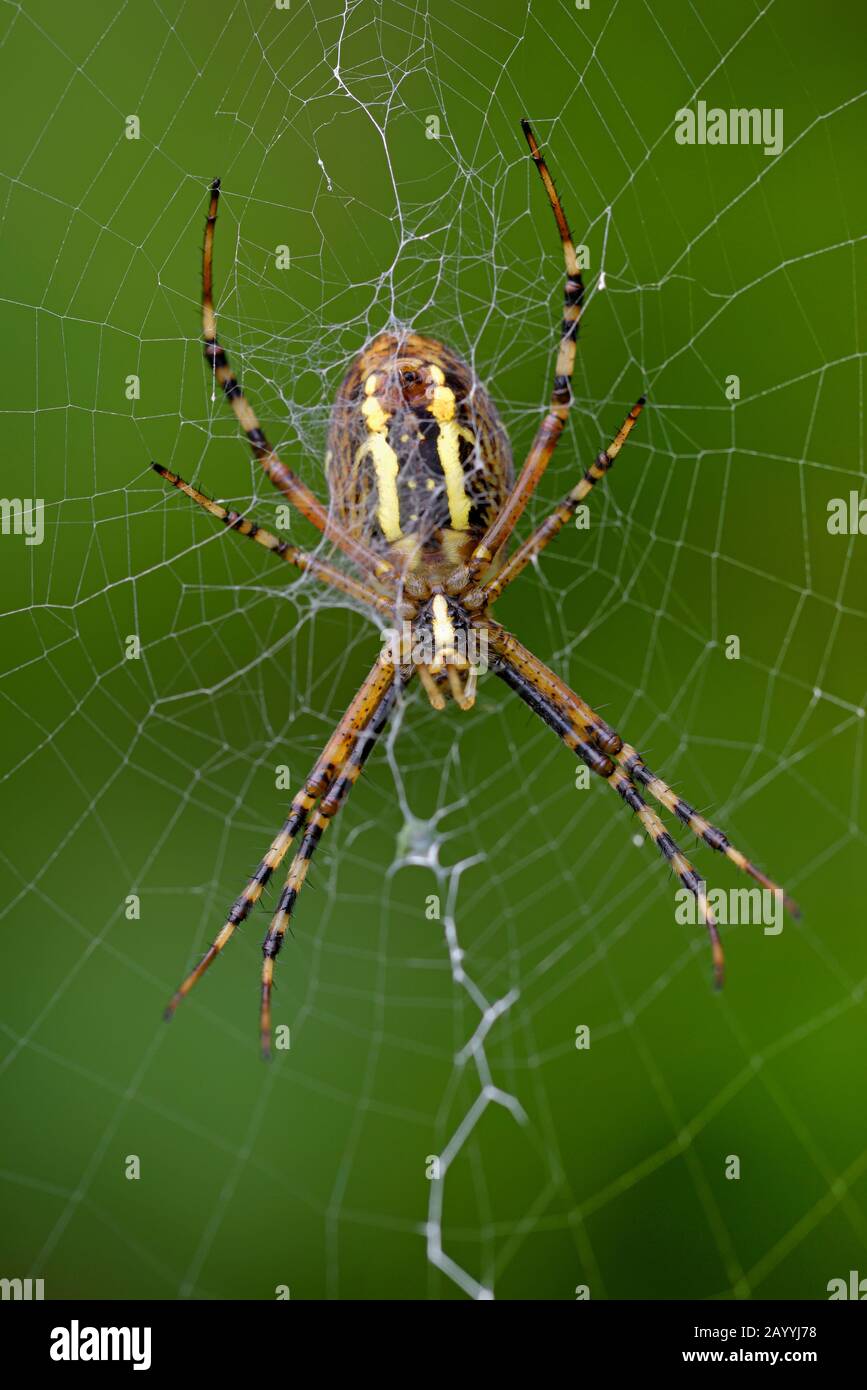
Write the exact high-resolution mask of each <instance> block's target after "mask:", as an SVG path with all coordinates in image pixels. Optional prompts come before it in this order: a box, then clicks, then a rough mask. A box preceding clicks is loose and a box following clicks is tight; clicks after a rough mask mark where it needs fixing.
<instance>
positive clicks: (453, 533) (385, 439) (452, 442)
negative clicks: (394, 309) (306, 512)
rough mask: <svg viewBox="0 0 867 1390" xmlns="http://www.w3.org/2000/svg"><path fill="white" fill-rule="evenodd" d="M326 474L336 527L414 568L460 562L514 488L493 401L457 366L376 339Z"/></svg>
mask: <svg viewBox="0 0 867 1390" xmlns="http://www.w3.org/2000/svg"><path fill="white" fill-rule="evenodd" d="M326 467H327V471H328V485H329V489H330V492H331V501H332V506H333V509H334V512H335V515H336V518H337V519H338V520H339V521H340V522H341V524H342V525H344V526H345V527H346V529H347V530H348V531H349V532H350V533H351V534H352V535H354V536H356V537H357V538H358V539H359V540H363V541H364V542H365V543H366V544H368V545H370V546H371V547H372V548H374V549H377V550H394V551H396V552H397V553H398V554H399V555H400V556H401V559H402V563H404V564H408V565H409V566H410V567H412V568H417V567H421V566H424V567H426V568H434V569H435V568H436V567H437V565H438V562H441V563H442V564H443V565H444V566H446V567H451V566H454V565H455V564H459V563H460V562H461V561H462V560H464V559H466V557H467V556H468V554H469V553H470V551H471V549H472V547H473V545H474V544H475V541H476V540H477V539H478V537H479V536H481V535H483V534H484V532H485V530H486V528H487V526H488V525H489V524H490V522H491V521H492V520H493V518H494V517H495V516H496V514H497V512H498V511H499V510H500V508H501V507H502V505H503V502H504V501H505V499H506V497H507V496H508V494H509V490H510V488H511V486H512V482H513V472H512V460H511V453H510V450H509V442H508V438H507V436H506V433H505V430H504V429H503V427H502V425H501V423H500V419H499V416H498V415H497V412H496V409H495V407H494V405H493V403H492V401H491V400H490V397H489V396H488V395H487V393H486V392H485V391H484V390H483V388H482V387H481V386H480V385H479V383H478V381H477V380H476V378H475V376H474V375H473V373H472V371H471V370H470V368H469V367H468V366H467V365H466V364H465V363H464V362H462V361H461V360H460V358H459V357H457V356H456V355H455V354H454V353H452V352H451V351H450V350H449V349H448V348H446V347H444V346H443V345H442V344H441V343H438V342H436V341H435V340H434V339H432V338H425V337H422V336H420V335H418V334H415V333H406V334H404V335H401V336H398V335H397V334H394V333H383V334H380V336H379V337H377V338H375V339H373V340H372V342H370V343H369V344H368V345H367V347H365V348H364V350H363V351H362V352H361V353H360V354H359V356H358V357H357V358H356V360H355V361H354V362H353V364H352V366H351V367H350V369H349V372H348V373H347V375H346V377H345V379H344V381H343V383H342V385H341V387H340V390H339V391H338V394H337V398H336V400H335V403H334V407H333V410H332V414H331V426H330V431H329V438H328V452H327V455H326Z"/></svg>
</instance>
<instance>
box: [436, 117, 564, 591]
mask: <svg viewBox="0 0 867 1390" xmlns="http://www.w3.org/2000/svg"><path fill="white" fill-rule="evenodd" d="M521 129H522V130H523V132H524V135H525V137H526V140H527V144H528V145H529V147H530V154H531V155H532V157H533V162H534V164H535V165H536V168H537V169H538V171H539V174H540V176H541V179H542V183H543V185H544V188H545V192H546V193H547V195H548V202H549V203H550V205H551V209H552V211H553V213H554V218H555V220H556V223H557V230H558V232H559V234H560V241H561V243H562V246H563V259H564V262H565V265H566V283H565V287H564V290H563V301H564V307H563V321H562V323H561V326H560V348H559V351H558V354H557V365H556V367H555V372H554V389H553V391H552V393H551V403H550V406H549V409H548V413H547V415H546V416H545V418H544V419H543V421H542V423H541V425H540V426H539V428H538V430H537V431H536V437H535V439H534V440H533V443H532V444H531V446H530V452H529V453H528V455H527V459H526V462H525V463H524V466H523V468H522V469H521V472H520V475H519V477H518V480H517V482H516V483H515V486H514V488H513V489H512V491H511V493H510V495H509V497H508V498H507V500H506V503H505V505H504V506H503V508H502V509H501V511H500V512H499V514H498V515H497V516H496V517H495V519H494V521H493V522H492V523H491V525H490V526H489V527H488V529H487V531H486V532H485V534H484V535H483V536H482V538H481V539H480V540H479V542H478V544H477V545H476V547H475V549H474V550H473V553H472V555H471V556H470V558H469V560H468V562H467V564H466V566H465V567H463V568H462V570H461V571H459V572H458V575H457V576H455V582H457V581H458V579H459V580H460V582H461V584H462V585H463V586H464V587H466V585H467V584H468V582H469V581H471V580H473V579H475V578H477V576H478V575H479V574H480V573H481V571H482V570H483V569H484V568H485V567H486V566H487V565H488V564H489V563H490V561H491V560H492V559H493V557H494V556H495V555H496V554H497V552H498V551H499V550H501V549H502V547H503V546H504V545H505V543H506V541H507V540H508V539H509V537H510V535H511V534H512V532H513V530H514V529H515V525H516V523H517V521H518V520H519V518H520V516H521V514H522V513H523V511H524V508H525V507H526V505H527V503H528V502H529V500H530V498H531V497H532V495H533V493H534V492H535V490H536V488H537V486H538V484H539V480H540V478H541V477H542V474H543V473H544V472H545V469H546V468H547V467H548V463H549V461H550V459H551V455H552V454H553V452H554V449H555V448H556V446H557V441H558V440H559V438H560V436H561V434H562V433H563V430H564V429H565V427H566V421H567V419H568V418H569V409H570V407H571V405H572V374H573V372H574V370H575V352H576V346H577V342H578V325H579V323H580V321H581V309H582V306H583V304H584V281H583V279H582V276H581V267H580V266H579V264H578V257H577V256H576V254H575V244H574V242H573V240H572V233H571V231H570V230H569V223H568V222H567V221H566V214H565V213H564V211H563V208H562V205H561V203H560V199H559V197H558V195H557V190H556V188H555V187H554V180H553V179H552V178H551V175H550V173H549V172H548V166H547V165H546V163H545V161H544V159H543V158H542V155H541V154H540V152H539V146H538V144H537V143H536V137H535V135H534V134H533V131H532V129H531V127H530V123H529V121H522V122H521ZM449 591H450V592H452V590H451V588H450V590H449Z"/></svg>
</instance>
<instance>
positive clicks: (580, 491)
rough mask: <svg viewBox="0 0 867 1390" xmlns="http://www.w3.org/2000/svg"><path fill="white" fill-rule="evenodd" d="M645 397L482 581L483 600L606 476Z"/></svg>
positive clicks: (499, 587) (509, 577)
mask: <svg viewBox="0 0 867 1390" xmlns="http://www.w3.org/2000/svg"><path fill="white" fill-rule="evenodd" d="M645 403H646V402H645V397H644V396H641V397H640V398H639V399H638V400H637V401H636V403H635V405H634V406H633V407H632V409H631V410H630V412H629V414H628V415H627V417H626V419H625V420H624V421H623V424H622V425H621V426H620V429H619V430H618V431H617V434H616V435H615V436H614V438H613V439H612V441H611V443H610V444H609V445H608V447H607V448H606V449H603V450H602V451H601V453H599V454H597V455H596V458H595V459H594V460H593V462H592V463H591V465H590V467H589V468H588V469H587V470H586V471H585V473H584V476H583V478H581V480H580V482H578V483H576V485H575V487H573V488H572V490H571V492H567V494H566V496H565V497H564V498H563V500H562V502H560V503H558V505H557V506H556V507H555V508H554V510H553V511H552V512H550V513H549V514H548V516H546V517H545V519H544V520H543V521H541V522H540V523H539V525H538V526H537V527H536V529H535V531H534V532H533V533H532V535H530V536H528V537H527V539H526V540H525V541H523V542H522V543H521V545H519V546H518V549H517V550H516V551H515V553H514V554H513V555H510V556H509V558H508V559H507V560H506V563H505V564H504V565H503V567H502V569H501V570H500V571H499V573H498V574H497V575H496V576H495V578H494V579H492V580H490V581H489V582H488V583H487V584H485V586H484V589H483V593H484V601H485V604H486V605H487V606H490V605H491V604H492V603H493V602H494V600H495V599H498V598H499V597H500V594H501V593H502V592H503V590H504V589H506V588H508V586H509V585H510V584H511V582H512V580H513V579H517V577H518V575H519V574H520V573H521V571H522V570H524V569H525V568H526V567H527V565H528V564H529V563H530V561H531V560H535V558H536V556H537V555H540V554H541V553H542V551H543V550H544V549H545V547H546V545H550V543H551V541H552V540H553V539H554V537H555V536H557V535H559V533H560V532H561V531H562V529H563V527H564V526H565V525H566V523H567V521H569V520H570V518H571V517H573V516H574V515H575V511H576V509H577V507H578V506H579V504H580V503H581V502H583V501H584V498H585V497H586V496H587V495H588V493H589V492H591V491H592V489H593V488H594V487H595V486H596V484H597V483H598V482H600V481H601V479H602V478H604V477H605V475H606V473H607V472H608V470H609V468H610V467H611V465H612V464H613V462H614V460H615V459H616V458H617V455H618V454H619V453H620V450H621V449H622V448H623V445H624V444H625V443H626V441H627V439H628V438H629V436H630V434H631V432H632V429H633V426H634V425H635V422H636V420H637V419H638V417H639V415H640V414H641V412H642V410H643V409H644V406H645Z"/></svg>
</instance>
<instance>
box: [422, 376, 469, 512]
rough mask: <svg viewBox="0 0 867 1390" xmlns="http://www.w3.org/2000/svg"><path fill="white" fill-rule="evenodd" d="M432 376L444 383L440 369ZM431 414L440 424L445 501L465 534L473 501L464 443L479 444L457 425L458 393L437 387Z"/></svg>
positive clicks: (438, 451)
mask: <svg viewBox="0 0 867 1390" xmlns="http://www.w3.org/2000/svg"><path fill="white" fill-rule="evenodd" d="M431 375H432V376H433V378H434V380H435V381H439V379H440V378H442V380H443V381H444V380H445V377H444V376H443V374H442V372H441V371H439V369H436V371H435V370H434V368H431ZM430 410H431V415H433V417H434V419H435V420H436V421H437V423H438V424H439V438H438V440H437V454H438V455H439V461H440V467H441V468H442V470H443V477H444V478H445V480H446V498H447V500H448V504H449V516H450V518H451V523H452V527H453V529H454V530H455V531H466V530H467V528H468V526H469V524H470V507H471V505H472V499H471V498H470V496H469V494H468V492H467V490H466V487H465V486H464V470H463V469H462V468H461V440H462V439H466V440H468V441H469V443H470V444H473V445H474V444H475V442H476V441H475V438H474V436H473V434H472V432H471V431H470V430H468V429H465V428H464V427H463V426H461V425H458V423H457V421H456V420H455V393H454V391H452V390H451V388H450V387H448V386H443V385H442V384H439V385H437V386H435V387H434V391H433V400H432V401H431V407H430Z"/></svg>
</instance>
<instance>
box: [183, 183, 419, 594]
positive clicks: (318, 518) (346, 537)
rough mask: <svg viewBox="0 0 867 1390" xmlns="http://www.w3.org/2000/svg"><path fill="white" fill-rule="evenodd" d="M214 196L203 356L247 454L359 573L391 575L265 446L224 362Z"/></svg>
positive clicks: (215, 187)
mask: <svg viewBox="0 0 867 1390" xmlns="http://www.w3.org/2000/svg"><path fill="white" fill-rule="evenodd" d="M219 200H220V180H219V179H214V182H213V183H212V184H211V201H210V205H209V207H208V220H207V223H206V226H205V242H204V247H203V250H202V333H203V337H204V343H205V359H206V361H207V362H208V363H209V364H210V367H211V371H212V372H213V374H214V378H215V379H216V381H218V382H219V384H220V386H221V387H222V389H223V394H224V395H225V397H226V400H227V401H228V402H229V404H230V406H231V407H232V409H233V411H234V412H235V416H236V418H237V421H238V424H239V425H240V426H241V429H242V430H243V431H244V434H245V435H246V436H247V439H248V440H249V443H250V448H251V449H252V451H253V456H254V457H255V458H257V459H258V460H259V462H260V463H261V465H262V467H263V468H264V470H265V473H266V474H267V476H268V478H269V479H270V481H271V482H272V483H273V484H274V486H275V487H276V488H277V489H278V491H280V492H282V494H283V496H284V497H286V498H287V499H288V500H289V501H290V502H291V503H292V505H293V506H294V507H296V508H297V509H298V511H299V512H300V513H301V515H302V516H305V517H306V518H307V520H308V521H310V522H312V523H313V525H314V526H315V527H316V528H317V530H319V531H322V532H323V534H324V535H325V536H326V537H327V538H328V540H330V541H332V542H333V544H334V545H336V546H337V548H338V549H339V550H342V551H343V553H344V555H346V556H347V557H348V559H350V560H352V561H353V563H354V564H356V565H357V566H358V567H359V568H360V569H361V570H362V572H364V573H367V574H371V575H375V576H376V577H377V578H379V579H384V578H386V577H388V576H391V577H394V575H395V573H396V571H395V567H394V565H393V564H391V562H390V561H389V560H386V559H385V558H384V556H382V555H377V554H375V553H374V551H373V550H371V549H370V547H369V546H368V545H366V544H365V543H364V542H363V541H362V540H360V539H359V538H358V537H357V536H353V535H351V534H350V532H349V531H348V530H347V529H346V527H345V526H342V525H341V524H340V523H339V522H338V521H337V520H336V519H335V518H334V517H333V516H331V515H330V513H329V510H328V508H327V507H326V506H324V504H323V503H322V502H320V500H319V498H318V497H317V496H316V495H315V493H313V492H311V490H310V488H309V487H308V486H307V484H306V483H304V482H302V480H301V479H300V478H299V477H298V474H297V473H294V472H293V471H292V469H291V468H287V466H286V464H285V463H283V462H282V460H281V459H280V457H279V456H278V454H277V452H276V450H275V449H274V448H273V447H272V445H271V444H269V442H268V440H267V438H266V436H265V433H264V431H263V429H262V426H261V425H260V424H259V421H258V419H257V417H256V414H255V412H254V411H253V408H252V406H251V405H250V402H249V401H248V400H247V397H246V396H245V395H244V392H243V391H242V390H241V387H240V385H239V384H238V380H237V378H236V376H235V374H234V373H233V371H232V368H231V367H230V366H229V360H228V358H227V357H226V353H225V351H224V349H223V348H222V347H221V346H220V344H219V342H218V341H217V318H216V314H215V312H214V229H215V227H216V224H217V205H218V203H219Z"/></svg>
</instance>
